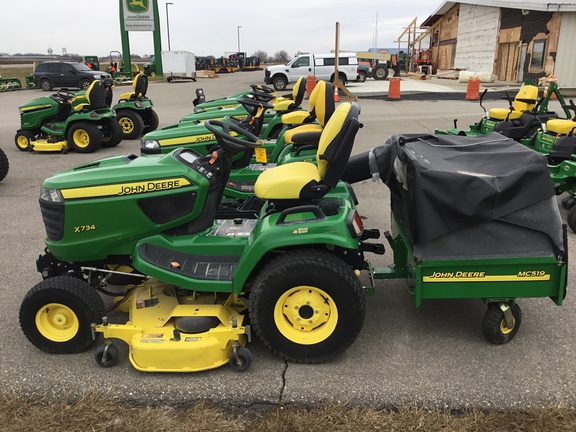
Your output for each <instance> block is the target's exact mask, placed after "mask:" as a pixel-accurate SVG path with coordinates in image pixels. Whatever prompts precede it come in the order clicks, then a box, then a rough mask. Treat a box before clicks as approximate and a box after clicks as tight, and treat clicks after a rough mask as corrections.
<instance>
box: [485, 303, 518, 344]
mask: <svg viewBox="0 0 576 432" xmlns="http://www.w3.org/2000/svg"><path fill="white" fill-rule="evenodd" d="M510 310H511V311H512V317H513V320H512V321H513V325H512V328H508V326H507V325H506V320H505V319H504V312H503V311H502V309H500V305H499V304H498V303H491V304H490V305H489V306H488V310H487V311H486V313H485V314H484V320H483V321H482V331H483V332H484V336H485V337H486V339H487V340H488V342H491V343H493V344H497V345H501V344H505V343H507V342H510V341H511V340H512V339H513V338H514V336H516V333H518V329H519V328H520V324H521V323H522V312H521V311H520V306H518V305H517V304H514V305H512V306H510Z"/></svg>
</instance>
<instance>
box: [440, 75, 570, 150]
mask: <svg viewBox="0 0 576 432" xmlns="http://www.w3.org/2000/svg"><path fill="white" fill-rule="evenodd" d="M486 92H487V90H484V92H483V93H482V95H481V97H480V107H481V108H482V109H483V110H484V117H482V119H481V120H480V121H479V122H477V123H474V124H473V125H470V129H469V130H462V129H459V128H458V127H457V120H454V127H451V128H448V129H446V130H439V129H436V131H435V132H434V133H437V134H448V135H466V136H478V135H485V134H489V133H492V132H499V133H501V134H502V135H504V136H507V137H509V138H512V139H513V140H515V141H520V140H522V139H528V138H530V137H532V136H533V135H534V134H535V133H536V132H537V131H538V129H540V128H541V127H542V123H545V122H546V121H548V120H550V119H554V118H557V117H558V113H556V112H554V111H549V109H548V105H549V102H550V98H552V97H553V95H554V96H556V97H557V98H558V101H559V102H560V104H562V105H563V104H564V98H563V97H562V94H561V93H560V91H559V89H558V86H557V85H556V83H554V82H551V83H550V86H549V88H548V92H547V94H546V96H545V97H542V98H539V97H538V87H536V86H534V85H532V84H531V83H529V82H526V83H525V84H524V85H523V86H522V87H521V88H520V90H519V91H518V93H517V94H516V96H515V97H514V99H513V100H512V99H511V98H510V96H509V95H508V93H507V92H506V97H505V98H504V99H506V100H508V103H509V106H508V108H492V109H490V110H488V111H486V109H485V108H484V106H483V105H482V101H483V99H484V96H485V95H486ZM564 112H565V114H566V116H567V117H570V113H569V112H568V111H566V110H564Z"/></svg>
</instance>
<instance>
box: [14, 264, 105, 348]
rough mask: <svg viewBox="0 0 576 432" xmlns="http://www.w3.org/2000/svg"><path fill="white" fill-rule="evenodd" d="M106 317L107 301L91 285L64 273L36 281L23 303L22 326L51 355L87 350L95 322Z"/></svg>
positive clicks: (90, 343) (25, 332)
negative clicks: (105, 306) (105, 303)
mask: <svg viewBox="0 0 576 432" xmlns="http://www.w3.org/2000/svg"><path fill="white" fill-rule="evenodd" d="M103 316H104V301H103V300H102V298H101V297H100V295H98V293H97V292H96V290H95V289H94V288H92V287H91V286H90V285H89V284H87V283H86V282H84V281H83V280H80V279H78V278H75V277H73V276H68V275H63V276H56V277H53V278H49V279H46V280H44V281H42V282H40V283H38V284H36V285H35V286H34V287H33V288H32V289H31V290H30V291H28V293H27V294H26V296H25V297H24V300H23V301H22V305H21V306H20V327H21V328H22V331H23V332H24V335H25V336H26V337H27V338H28V340H29V341H30V342H31V343H32V345H34V346H35V347H36V348H39V349H41V350H42V351H45V352H47V353H51V354H72V353H78V352H81V351H84V350H85V349H86V348H88V347H89V346H90V345H92V343H93V342H94V340H93V339H92V327H91V325H92V323H99V322H101V320H102V317H103Z"/></svg>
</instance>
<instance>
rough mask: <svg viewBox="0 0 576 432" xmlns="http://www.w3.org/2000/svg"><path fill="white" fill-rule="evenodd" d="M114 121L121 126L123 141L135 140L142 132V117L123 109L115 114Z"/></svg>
mask: <svg viewBox="0 0 576 432" xmlns="http://www.w3.org/2000/svg"><path fill="white" fill-rule="evenodd" d="M116 120H117V121H118V123H119V124H120V126H122V131H123V132H124V139H136V138H138V137H139V136H140V135H142V132H143V131H144V122H143V121H142V117H140V116H139V115H138V114H137V113H135V112H134V111H132V110H127V109H123V110H121V111H117V112H116Z"/></svg>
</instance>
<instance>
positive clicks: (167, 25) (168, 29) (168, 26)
mask: <svg viewBox="0 0 576 432" xmlns="http://www.w3.org/2000/svg"><path fill="white" fill-rule="evenodd" d="M173 4H174V3H166V30H167V31H168V51H170V20H169V19H168V5H173Z"/></svg>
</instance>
